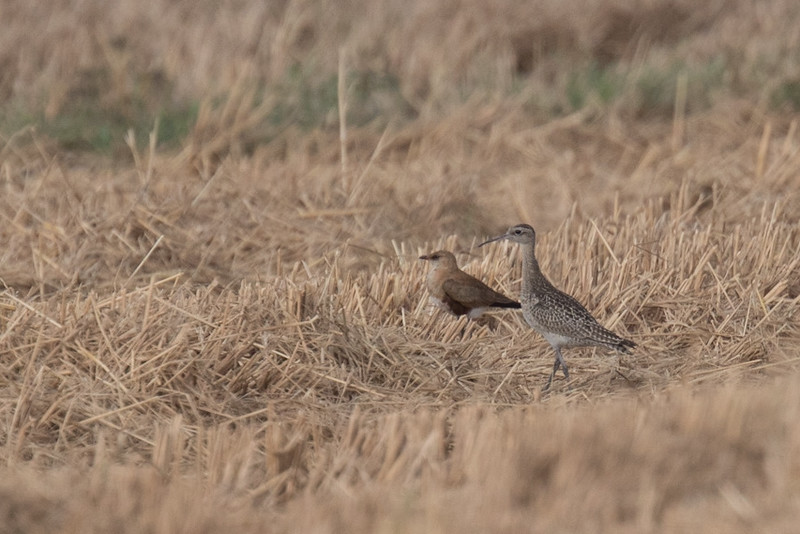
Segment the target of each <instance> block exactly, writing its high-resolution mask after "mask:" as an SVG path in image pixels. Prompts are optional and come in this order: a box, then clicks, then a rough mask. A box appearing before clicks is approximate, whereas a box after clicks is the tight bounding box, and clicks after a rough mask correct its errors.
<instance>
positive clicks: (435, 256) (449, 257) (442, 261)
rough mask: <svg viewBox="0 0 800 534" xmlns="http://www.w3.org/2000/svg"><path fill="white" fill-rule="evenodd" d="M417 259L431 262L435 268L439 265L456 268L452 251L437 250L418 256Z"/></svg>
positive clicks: (456, 264)
mask: <svg viewBox="0 0 800 534" xmlns="http://www.w3.org/2000/svg"><path fill="white" fill-rule="evenodd" d="M419 259H421V260H426V261H429V262H431V263H433V267H434V268H435V269H438V268H440V267H443V268H445V269H458V263H457V262H456V257H455V256H453V253H452V252H448V251H447V250H437V251H436V252H431V253H430V254H426V255H425V256H420V257H419Z"/></svg>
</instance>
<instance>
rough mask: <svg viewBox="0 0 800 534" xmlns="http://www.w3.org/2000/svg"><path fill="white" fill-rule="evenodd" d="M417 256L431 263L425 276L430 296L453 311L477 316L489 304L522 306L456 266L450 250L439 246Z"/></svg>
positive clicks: (493, 306) (438, 304)
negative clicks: (429, 269) (433, 250)
mask: <svg viewBox="0 0 800 534" xmlns="http://www.w3.org/2000/svg"><path fill="white" fill-rule="evenodd" d="M419 259H421V260H427V261H430V262H432V263H433V269H431V271H430V272H429V273H428V280H427V285H428V292H429V293H430V294H431V300H433V301H434V302H435V303H436V305H437V306H439V307H440V308H442V309H444V310H446V311H448V312H450V313H452V314H453V315H456V316H459V315H466V316H467V317H469V318H470V319H477V318H478V317H480V316H481V315H482V314H483V312H485V311H486V310H488V309H489V308H520V307H521V305H520V303H519V302H517V301H515V300H511V299H510V298H508V297H506V296H505V295H503V294H501V293H498V292H497V291H495V290H494V289H492V288H491V287H489V286H487V285H486V284H484V283H483V282H481V281H480V280H478V279H477V278H473V277H472V276H470V275H468V274H467V273H465V272H464V271H462V270H461V269H459V268H458V264H457V263H456V257H455V256H453V253H452V252H448V251H446V250H438V251H436V252H431V253H430V254H428V255H426V256H420V257H419Z"/></svg>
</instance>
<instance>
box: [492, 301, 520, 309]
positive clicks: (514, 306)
mask: <svg viewBox="0 0 800 534" xmlns="http://www.w3.org/2000/svg"><path fill="white" fill-rule="evenodd" d="M491 305H492V307H493V308H512V309H515V310H518V309H520V308H522V304H520V303H519V302H514V301H511V302H492V304H491Z"/></svg>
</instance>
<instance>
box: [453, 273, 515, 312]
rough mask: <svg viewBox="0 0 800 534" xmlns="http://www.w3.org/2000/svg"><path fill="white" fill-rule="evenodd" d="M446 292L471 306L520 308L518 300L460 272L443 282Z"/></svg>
mask: <svg viewBox="0 0 800 534" xmlns="http://www.w3.org/2000/svg"><path fill="white" fill-rule="evenodd" d="M460 275H463V276H460ZM442 289H444V292H445V294H446V295H447V296H448V297H449V298H451V299H452V300H455V301H457V302H460V303H461V304H463V305H464V306H467V307H469V308H481V307H486V306H498V307H503V308H519V307H520V305H519V303H518V302H517V301H515V300H512V299H510V298H508V297H506V296H505V295H503V294H501V293H498V292H497V291H495V290H494V289H492V288H490V287H489V286H487V285H486V284H484V283H483V282H481V281H480V280H478V279H477V278H473V277H472V276H470V275H468V274H467V273H464V272H459V273H458V275H457V276H453V277H451V278H449V279H447V280H445V281H444V283H443V284H442Z"/></svg>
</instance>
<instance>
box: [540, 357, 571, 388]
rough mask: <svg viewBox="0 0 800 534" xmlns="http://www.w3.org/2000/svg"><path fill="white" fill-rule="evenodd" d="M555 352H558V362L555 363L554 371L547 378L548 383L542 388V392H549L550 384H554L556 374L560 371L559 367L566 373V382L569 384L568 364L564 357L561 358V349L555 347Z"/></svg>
mask: <svg viewBox="0 0 800 534" xmlns="http://www.w3.org/2000/svg"><path fill="white" fill-rule="evenodd" d="M553 350H555V351H556V361H554V362H553V371H552V372H551V373H550V376H549V377H548V378H547V383H546V384H545V385H544V387H543V388H542V391H547V390H548V389H550V384H552V383H553V377H554V376H556V372H557V371H558V368H559V367H561V369H562V370H563V371H564V380H566V381H567V382H569V371H568V370H567V363H566V362H565V361H564V357H563V356H561V348H560V347H553Z"/></svg>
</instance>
